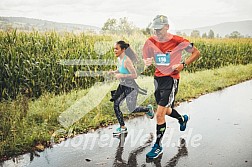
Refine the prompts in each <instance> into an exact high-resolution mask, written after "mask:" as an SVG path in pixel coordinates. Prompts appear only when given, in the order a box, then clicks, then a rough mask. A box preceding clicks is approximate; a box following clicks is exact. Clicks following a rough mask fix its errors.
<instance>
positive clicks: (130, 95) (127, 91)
mask: <svg viewBox="0 0 252 167" xmlns="http://www.w3.org/2000/svg"><path fill="white" fill-rule="evenodd" d="M116 94H117V98H116V99H115V100H114V110H115V114H116V117H117V120H118V122H119V124H120V126H124V125H125V124H124V120H123V114H122V111H121V110H120V105H121V103H122V102H123V101H124V99H125V98H126V103H127V107H128V110H129V111H130V112H134V113H137V112H148V111H149V109H148V108H147V107H141V106H139V107H136V102H137V95H138V90H137V89H136V88H133V87H128V86H125V85H121V84H120V85H119V86H118V88H117V90H116Z"/></svg>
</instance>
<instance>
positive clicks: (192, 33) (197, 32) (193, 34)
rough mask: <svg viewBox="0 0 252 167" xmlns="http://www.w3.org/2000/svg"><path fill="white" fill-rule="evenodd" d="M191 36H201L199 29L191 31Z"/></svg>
mask: <svg viewBox="0 0 252 167" xmlns="http://www.w3.org/2000/svg"><path fill="white" fill-rule="evenodd" d="M191 37H193V38H200V32H199V30H193V31H192V32H191Z"/></svg>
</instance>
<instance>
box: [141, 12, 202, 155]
mask: <svg viewBox="0 0 252 167" xmlns="http://www.w3.org/2000/svg"><path fill="white" fill-rule="evenodd" d="M152 28H153V29H154V35H153V36H151V37H150V38H149V39H148V40H147V41H146V42H145V45H144V48H143V59H144V62H145V65H146V66H150V65H151V64H152V63H153V62H154V64H155V73H154V81H155V83H154V84H155V99H156V102H157V105H158V107H157V111H156V118H157V127H156V135H157V138H156V142H155V144H154V146H153V147H152V150H151V151H150V152H148V153H147V154H146V156H147V158H157V157H158V156H159V155H160V154H162V152H163V148H162V146H161V140H162V137H163V135H164V133H165V130H166V121H165V115H168V116H170V117H172V118H175V119H177V120H178V122H179V124H180V131H184V130H185V129H186V123H187V121H188V119H189V118H188V116H187V115H181V114H179V113H178V112H177V111H176V110H175V109H174V100H175V95H176V94H177V91H178V85H179V78H180V74H179V73H180V71H182V70H183V69H184V68H186V66H188V65H190V64H191V63H192V62H194V61H195V60H196V59H197V58H198V57H199V56H200V52H199V51H198V49H197V48H196V47H195V46H193V43H190V42H189V41H188V40H187V39H184V38H182V37H180V36H177V35H173V34H171V33H168V32H167V31H168V30H169V24H168V19H167V17H166V16H164V15H157V16H156V17H155V18H154V19H153V23H152ZM183 50H186V51H187V52H190V53H191V55H190V56H189V57H188V58H187V59H186V60H184V61H182V51H183Z"/></svg>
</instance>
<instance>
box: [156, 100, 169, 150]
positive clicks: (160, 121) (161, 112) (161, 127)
mask: <svg viewBox="0 0 252 167" xmlns="http://www.w3.org/2000/svg"><path fill="white" fill-rule="evenodd" d="M165 114H166V107H163V106H160V105H158V108H157V111H156V118H157V127H156V128H157V129H156V134H157V139H156V142H155V144H157V145H158V146H161V141H162V138H163V136H164V133H165V130H166V122H165Z"/></svg>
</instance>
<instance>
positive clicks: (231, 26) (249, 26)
mask: <svg viewBox="0 0 252 167" xmlns="http://www.w3.org/2000/svg"><path fill="white" fill-rule="evenodd" d="M210 29H212V30H213V31H214V33H215V35H217V34H219V36H221V37H225V35H227V34H230V33H232V32H233V31H238V32H239V33H241V35H243V36H245V37H246V36H247V37H248V36H250V37H252V20H245V21H236V22H225V23H221V24H217V25H213V26H207V27H200V28H195V29H184V30H179V31H180V32H182V33H183V32H184V33H186V34H187V35H189V36H190V34H191V32H192V31H193V30H199V31H200V35H202V34H203V33H204V32H205V33H207V34H208V32H209V30H210Z"/></svg>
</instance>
